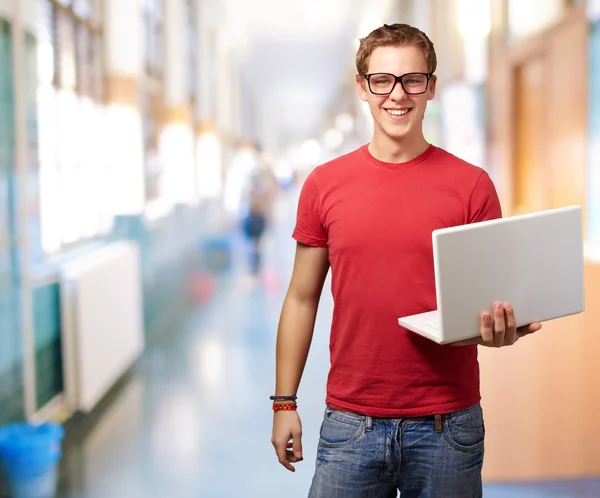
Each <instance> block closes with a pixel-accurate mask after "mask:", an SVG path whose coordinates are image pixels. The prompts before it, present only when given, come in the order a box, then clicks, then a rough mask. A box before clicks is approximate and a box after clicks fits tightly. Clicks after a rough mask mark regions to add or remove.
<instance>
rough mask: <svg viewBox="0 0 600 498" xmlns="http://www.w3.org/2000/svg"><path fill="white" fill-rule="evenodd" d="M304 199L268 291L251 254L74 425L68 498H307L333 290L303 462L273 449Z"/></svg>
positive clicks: (281, 208)
mask: <svg viewBox="0 0 600 498" xmlns="http://www.w3.org/2000/svg"><path fill="white" fill-rule="evenodd" d="M295 204H296V193H294V192H292V193H290V194H286V195H285V196H282V197H281V198H280V199H279V200H278V202H277V204H276V206H275V213H276V216H275V220H274V224H273V226H272V228H271V229H270V230H269V232H268V235H267V240H266V241H265V242H266V243H265V267H264V270H263V273H262V277H261V279H260V282H253V281H252V280H250V279H249V278H248V271H247V262H246V259H245V253H244V243H243V241H242V240H241V239H238V240H236V243H235V244H234V258H233V262H232V268H231V269H230V270H228V271H226V272H224V273H221V274H217V275H216V276H215V285H214V290H213V292H214V293H213V295H212V296H211V297H210V299H209V300H208V301H207V302H206V303H202V304H199V305H198V306H197V308H196V309H195V310H194V311H193V312H192V313H191V315H190V316H189V319H188V320H186V322H185V325H184V327H183V328H182V329H181V330H168V331H166V332H165V333H164V334H163V335H162V336H159V337H155V338H154V339H153V340H152V342H151V343H150V344H148V347H147V349H146V351H145V353H144V355H143V357H142V359H141V361H140V362H139V365H138V366H137V367H135V369H134V370H133V372H131V373H130V375H128V376H127V377H126V379H125V380H124V381H123V382H122V383H121V386H120V388H119V389H118V390H116V392H115V393H114V394H113V395H111V396H110V397H109V399H108V400H106V401H105V402H103V404H102V407H101V408H100V409H99V410H98V411H97V413H96V414H95V415H94V416H93V418H92V419H81V418H75V419H73V420H71V421H70V422H69V423H68V424H67V426H66V427H67V432H68V434H69V439H68V440H67V442H66V451H65V457H64V461H63V462H62V473H61V494H60V496H61V498H106V497H111V498H129V497H132V496H136V497H138V496H139V497H143V498H164V497H169V498H171V497H172V498H198V497H207V498H234V497H238V496H244V497H260V498H271V497H277V496H281V490H282V489H285V490H286V491H285V493H286V496H289V497H290V498H305V497H306V496H307V492H308V488H309V486H310V480H311V477H312V472H313V470H314V460H315V456H316V447H317V438H318V431H319V427H320V423H321V419H322V410H323V409H324V405H323V403H324V397H325V380H326V374H327V370H328V367H329V356H328V355H329V350H328V335H329V320H330V317H331V311H332V300H331V294H330V292H329V285H330V283H329V281H328V282H327V283H326V286H327V287H326V289H325V291H324V293H323V301H322V306H321V308H320V311H319V316H318V319H317V326H316V330H315V336H314V341H313V346H312V347H311V353H310V356H309V360H308V363H307V366H306V370H305V376H304V378H303V381H302V384H301V387H300V392H299V413H300V415H301V417H302V422H303V431H304V436H303V443H304V446H303V447H304V454H305V461H304V462H303V463H302V464H299V465H298V466H297V471H296V473H295V474H290V473H288V472H287V471H286V470H284V469H283V468H282V467H281V466H280V465H279V463H278V462H277V460H276V457H275V454H274V451H273V448H272V446H271V444H270V437H271V434H270V432H271V423H272V414H271V409H270V402H269V400H268V397H269V395H270V394H271V391H272V388H273V382H274V368H275V365H274V360H275V353H274V351H275V334H276V329H277V321H278V318H279V311H280V307H281V303H282V301H283V297H284V293H285V291H286V285H287V282H288V279H289V276H290V274H291V268H292V263H293V252H294V244H295V243H294V241H293V240H292V239H291V237H290V233H291V230H292V227H293V223H294V217H295ZM484 496H485V497H486V498H508V497H511V498H512V497H514V498H534V497H544V498H548V497H557V498H558V497H560V498H571V497H580V498H586V497H590V498H591V497H595V498H597V497H598V496H600V480H595V481H594V480H580V481H565V482H562V483H561V482H558V483H557V482H549V483H545V484H535V483H534V484H521V485H516V484H515V485H497V486H494V485H488V486H487V487H486V489H485V494H484Z"/></svg>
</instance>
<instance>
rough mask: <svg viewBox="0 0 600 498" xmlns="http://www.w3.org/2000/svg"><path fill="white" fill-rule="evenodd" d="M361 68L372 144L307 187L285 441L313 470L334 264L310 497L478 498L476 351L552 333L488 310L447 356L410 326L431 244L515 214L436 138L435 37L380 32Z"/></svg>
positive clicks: (288, 333) (321, 171)
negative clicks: (315, 394)
mask: <svg viewBox="0 0 600 498" xmlns="http://www.w3.org/2000/svg"><path fill="white" fill-rule="evenodd" d="M356 65H357V70H358V75H357V77H356V85H357V88H358V92H359V95H360V98H361V99H362V100H363V101H365V102H368V104H369V107H370V110H371V113H372V115H373V120H374V135H373V139H372V141H371V142H370V143H369V144H368V145H365V146H363V147H361V148H360V149H358V150H356V151H354V152H352V153H350V154H348V155H345V156H343V157H340V158H338V159H335V160H333V161H331V162H329V163H327V164H324V165H322V166H319V167H317V168H316V169H315V170H314V171H313V172H312V173H311V174H310V175H309V176H308V178H307V180H306V182H305V184H304V186H303V188H302V192H301V195H300V200H299V206H298V216H297V224H296V227H295V230H294V234H293V236H294V238H295V239H296V241H297V249H296V259H295V263H294V270H293V274H292V278H291V282H290V287H289V290H288V293H287V296H286V298H285V302H284V304H283V309H282V313H281V319H280V324H279V331H278V338H277V374H276V375H277V380H276V387H275V397H273V399H274V405H273V408H274V409H275V413H274V422H273V439H272V442H273V445H274V446H275V450H276V453H277V456H278V459H279V462H280V463H281V464H282V465H283V466H284V467H286V468H287V469H288V470H291V471H293V470H294V467H293V465H292V463H294V462H299V461H300V460H302V444H301V423H300V419H299V417H298V414H297V412H296V411H295V394H296V392H297V390H298V386H299V384H300V379H301V376H302V372H303V369H304V366H305V362H306V358H307V355H308V351H309V346H310V343H311V339H312V334H313V327H314V323H315V316H316V313H317V307H318V303H319V299H320V295H321V292H322V288H323V284H324V280H325V277H326V274H327V272H328V269H329V268H330V267H331V271H332V293H333V297H334V302H335V308H334V311H333V321H332V325H331V344H330V350H331V369H330V372H329V378H328V383H327V399H326V403H327V408H326V410H325V416H324V421H323V425H322V427H321V433H320V438H319V447H318V455H317V465H316V472H315V475H314V478H313V483H312V487H311V490H310V496H311V497H314V498H317V497H318V498H338V497H339V498H355V497H356V498H359V497H382V498H387V497H395V496H396V494H397V491H398V490H399V491H400V492H401V496H402V498H413V497H428V498H432V497H433V498H437V497H443V498H455V497H464V498H467V497H478V496H481V495H482V484H481V468H482V464H483V442H484V424H483V416H482V411H481V407H480V405H479V401H480V392H479V365H478V361H477V348H478V345H482V346H492V347H502V346H509V345H512V344H514V343H515V342H516V341H517V340H518V339H519V338H520V337H522V336H524V335H526V334H530V333H532V332H535V331H537V330H539V329H540V328H541V325H540V324H539V323H535V324H532V325H530V326H528V327H523V328H520V329H516V327H515V324H516V322H515V314H514V311H513V309H512V307H511V306H510V304H509V303H490V305H491V306H492V307H491V312H488V311H483V312H482V315H481V338H478V339H477V340H473V341H465V342H462V343H460V344H455V345H445V346H440V345H438V344H435V343H433V342H431V341H429V340H427V339H424V338H422V337H420V336H418V335H417V334H413V333H411V332H409V331H407V330H404V329H401V328H400V327H399V326H398V322H397V317H399V316H405V315H412V314H415V313H421V312H425V311H429V310H432V309H435V307H436V296H435V279H434V270H433V251H432V243H431V232H432V231H433V230H435V229H437V228H443V227H448V226H453V225H461V224H466V223H474V222H478V221H483V220H489V219H493V218H498V217H501V216H502V214H501V209H500V203H499V200H498V196H497V194H496V191H495V188H494V185H493V184H492V182H491V180H490V178H489V176H488V175H487V174H486V172H485V171H483V170H482V169H480V168H478V167H476V166H472V165H470V164H468V163H466V162H464V161H462V160H460V159H458V158H456V157H454V156H452V155H451V154H449V153H447V152H445V151H444V150H442V149H439V148H437V147H434V146H432V145H430V144H428V143H427V142H426V141H425V138H424V137H423V129H422V122H423V115H424V113H425V109H426V107H427V102H428V101H429V100H432V99H433V98H434V95H435V86H436V76H435V75H434V74H433V73H434V72H435V69H436V55H435V51H434V47H433V44H432V43H431V41H430V40H429V38H428V37H427V36H426V35H425V34H424V33H422V32H421V31H419V30H418V29H416V28H413V27H411V26H407V25H404V24H396V25H392V26H383V27H381V28H378V29H377V30H375V31H373V32H372V33H371V34H370V35H369V36H368V37H367V38H365V39H363V40H361V44H360V48H359V50H358V53H357V57H356ZM457 119H460V117H458V118H457ZM493 264H494V262H493V261H490V265H493ZM481 278H486V277H485V275H481ZM290 398H292V399H290ZM283 408H285V409H283Z"/></svg>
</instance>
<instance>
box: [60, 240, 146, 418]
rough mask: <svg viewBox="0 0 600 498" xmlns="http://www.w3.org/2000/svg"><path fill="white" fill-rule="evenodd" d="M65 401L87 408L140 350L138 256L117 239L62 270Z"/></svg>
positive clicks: (136, 250)
mask: <svg viewBox="0 0 600 498" xmlns="http://www.w3.org/2000/svg"><path fill="white" fill-rule="evenodd" d="M60 285H61V307H62V322H63V327H62V344H63V369H64V370H63V374H64V382H65V393H64V394H65V400H66V402H67V403H68V405H69V407H70V408H71V409H72V410H74V411H80V412H83V413H88V412H90V411H91V410H92V409H93V408H94V407H95V406H96V404H97V403H98V402H99V401H100V400H101V399H102V398H103V396H104V395H105V394H106V393H107V391H108V390H109V389H110V388H111V387H112V386H114V384H115V382H116V381H118V380H119V378H120V377H121V376H122V375H123V374H124V373H125V372H126V371H127V370H128V369H129V368H130V367H131V366H132V364H133V363H134V362H135V360H136V359H137V358H138V356H139V355H140V353H141V352H142V350H143V349H144V330H143V315H142V292H141V277H140V254H139V248H138V246H137V245H136V244H135V243H132V242H129V241H123V242H116V243H113V244H110V245H108V246H105V247H102V248H99V249H97V250H95V251H93V252H91V253H89V254H86V255H84V256H81V257H79V258H77V259H75V260H73V261H71V262H69V263H67V264H66V265H64V266H63V267H62V269H61V276H60Z"/></svg>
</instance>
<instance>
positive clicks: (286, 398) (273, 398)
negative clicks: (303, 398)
mask: <svg viewBox="0 0 600 498" xmlns="http://www.w3.org/2000/svg"><path fill="white" fill-rule="evenodd" d="M269 399H270V400H271V401H296V400H297V399H298V396H296V395H294V396H271V397H270V398H269Z"/></svg>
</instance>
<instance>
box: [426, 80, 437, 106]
mask: <svg viewBox="0 0 600 498" xmlns="http://www.w3.org/2000/svg"><path fill="white" fill-rule="evenodd" d="M436 83H437V76H436V75H435V74H434V75H433V76H432V77H431V79H430V80H429V88H428V89H427V100H433V98H434V97H435V87H436Z"/></svg>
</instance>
